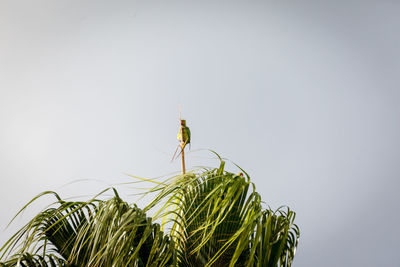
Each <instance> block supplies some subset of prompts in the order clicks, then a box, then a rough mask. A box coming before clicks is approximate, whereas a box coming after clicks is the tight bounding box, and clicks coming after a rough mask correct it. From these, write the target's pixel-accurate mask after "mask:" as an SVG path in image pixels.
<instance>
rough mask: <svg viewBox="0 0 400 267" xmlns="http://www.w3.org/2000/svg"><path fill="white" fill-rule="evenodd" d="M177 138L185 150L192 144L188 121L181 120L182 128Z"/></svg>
mask: <svg viewBox="0 0 400 267" xmlns="http://www.w3.org/2000/svg"><path fill="white" fill-rule="evenodd" d="M177 138H178V140H179V141H180V143H181V147H182V149H184V148H185V146H186V145H187V144H190V129H189V127H187V126H186V120H181V127H180V129H179V133H178V136H177Z"/></svg>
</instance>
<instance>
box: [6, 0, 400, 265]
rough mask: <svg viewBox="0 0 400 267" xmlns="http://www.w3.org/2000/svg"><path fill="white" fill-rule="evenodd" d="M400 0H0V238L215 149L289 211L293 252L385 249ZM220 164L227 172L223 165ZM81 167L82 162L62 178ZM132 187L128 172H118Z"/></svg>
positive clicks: (395, 234) (356, 257)
mask: <svg viewBox="0 0 400 267" xmlns="http://www.w3.org/2000/svg"><path fill="white" fill-rule="evenodd" d="M399 14H400V3H399V2H398V1H330V2H328V1H325V2H324V1H243V2H237V1H209V2H207V1H132V0H131V1H82V0H80V1H65V0H63V1H15V0H14V1H4V0H3V1H1V2H0V177H1V183H2V185H1V187H0V203H1V218H0V227H1V232H0V241H1V243H4V242H5V240H6V239H7V238H8V237H10V235H11V234H12V233H13V232H14V231H15V230H16V229H17V227H19V226H20V225H22V224H23V223H24V222H26V221H27V220H28V219H29V218H30V216H32V214H34V212H35V211H36V210H38V209H39V208H41V207H43V205H44V204H45V203H49V202H50V201H51V200H50V199H49V198H48V199H44V200H43V201H42V202H39V203H38V204H37V205H36V206H35V205H34V206H33V207H32V209H30V210H28V211H26V212H25V214H24V215H23V216H22V217H21V218H18V219H17V220H16V222H15V224H13V225H11V227H10V228H8V229H7V230H3V229H4V228H5V226H6V225H7V223H8V222H9V221H10V219H11V218H12V217H13V215H15V214H16V212H17V211H18V209H19V208H21V207H22V206H23V204H25V203H26V202H27V201H28V200H30V199H31V198H32V197H33V196H35V195H36V194H37V193H39V192H41V191H44V190H57V191H58V192H61V193H62V196H63V197H71V196H80V195H84V197H83V198H84V199H86V198H88V196H90V195H92V194H94V193H96V192H98V191H100V190H101V189H102V188H105V187H107V186H109V185H110V184H115V183H119V182H125V181H131V180H130V178H129V177H127V176H126V175H125V174H124V173H130V174H134V175H138V176H142V177H155V176H159V175H166V174H168V173H171V172H173V171H179V168H180V167H179V161H176V162H174V163H170V159H171V156H172V154H173V152H174V150H175V148H176V145H177V140H176V133H177V129H178V121H177V119H178V104H179V103H181V104H182V107H183V114H182V115H183V117H184V118H185V119H187V121H188V125H189V126H190V128H191V130H192V152H191V153H189V154H188V165H189V167H191V166H195V165H208V166H216V165H217V164H218V162H217V161H216V160H213V159H212V158H213V157H214V156H213V155H212V154H211V153H207V152H206V151H198V149H213V150H215V151H217V152H218V153H220V154H221V156H223V157H226V158H229V159H230V160H233V161H234V162H236V163H237V164H239V165H240V166H241V167H243V168H244V169H245V170H246V171H248V173H249V174H250V175H251V177H252V180H253V181H254V182H255V184H256V186H257V190H258V191H259V192H260V194H261V195H262V198H263V200H264V201H265V202H266V203H267V204H269V205H270V206H271V207H273V208H277V207H279V206H280V205H289V206H290V207H291V208H292V209H294V210H295V211H296V212H297V224H298V225H299V226H300V229H301V239H300V245H299V248H298V252H297V255H296V258H295V261H294V266H299V267H301V266H303V267H309V266H326V267H330V266H332V267H333V266H335V267H336V266H363V267H365V266H393V267H395V266H399V262H398V260H397V259H398V252H399V249H400V245H399V237H400V228H399V219H400V215H399V212H398V205H397V204H398V202H399V200H400V197H399V196H398V194H397V191H398V190H399V180H398V179H399V174H400V164H399V158H400V140H399V136H400V135H399V134H400V127H399V124H400V117H399V116H400V106H399V97H400V92H399V83H400V78H399V70H400V68H399V67H400V50H399V47H400V34H399V30H400V29H399V27H400V19H399ZM229 168H230V170H231V171H234V172H236V171H237V169H235V168H234V167H233V166H232V165H230V167H229ZM79 179H89V181H81V182H77V183H73V184H68V183H70V182H72V181H77V180H79ZM121 190H122V192H123V193H124V198H125V199H127V200H130V201H134V200H135V198H134V196H131V195H129V194H132V193H137V192H138V190H137V189H134V188H131V187H129V188H126V187H124V188H122V189H121Z"/></svg>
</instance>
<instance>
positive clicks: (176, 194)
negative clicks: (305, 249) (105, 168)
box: [0, 161, 299, 267]
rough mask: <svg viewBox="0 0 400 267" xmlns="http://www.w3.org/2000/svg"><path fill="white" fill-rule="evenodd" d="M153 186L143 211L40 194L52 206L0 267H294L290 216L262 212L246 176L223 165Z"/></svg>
mask: <svg viewBox="0 0 400 267" xmlns="http://www.w3.org/2000/svg"><path fill="white" fill-rule="evenodd" d="M153 182H155V181H153ZM155 183H156V184H157V185H156V186H155V187H154V188H152V189H151V190H150V192H149V193H155V194H156V196H155V198H154V200H153V201H152V202H151V203H150V204H149V205H148V206H147V207H145V208H144V209H143V210H141V209H139V208H138V207H137V206H136V205H134V204H133V205H129V204H128V203H126V202H124V201H122V200H121V198H120V197H119V196H118V194H117V192H116V191H115V190H114V193H115V196H114V197H113V198H111V199H109V200H106V201H104V200H98V199H96V198H94V199H92V200H90V201H87V202H66V201H63V200H62V199H61V198H60V197H59V196H58V195H57V194H56V193H54V192H45V193H43V194H41V195H39V196H38V197H41V196H42V195H46V194H53V195H54V196H55V197H56V198H57V201H56V202H55V203H54V205H53V206H52V207H50V208H48V209H46V210H44V211H43V212H41V213H39V214H38V215H37V216H35V217H34V218H33V219H32V220H31V221H30V222H29V223H28V224H27V225H25V226H24V227H23V228H22V229H21V230H20V231H18V232H17V233H16V234H15V235H14V236H13V237H12V238H11V239H10V240H9V241H8V242H7V243H6V244H5V245H4V246H3V247H2V248H1V252H2V258H3V259H4V258H6V260H5V261H4V263H2V264H1V263H0V266H15V265H17V264H18V263H19V264H20V266H271V267H278V266H279V267H286V266H291V264H292V261H293V257H294V255H295V251H296V247H297V244H298V239H299V229H298V227H297V226H296V225H295V224H294V218H295V213H294V212H293V211H290V210H289V208H287V209H286V210H285V209H283V208H281V209H278V210H277V211H272V210H271V209H263V207H262V203H261V197H260V195H259V194H258V193H257V192H256V191H255V186H254V184H253V183H251V182H250V179H249V177H248V175H247V174H246V176H243V175H242V174H239V175H236V174H233V173H230V172H227V171H225V170H224V162H223V161H221V165H220V167H219V168H215V169H202V170H201V171H198V172H191V173H188V174H185V175H178V176H175V177H171V178H169V179H167V180H166V181H164V182H155ZM36 198H37V197H36ZM36 198H35V199H36ZM35 199H34V200H35ZM28 205H29V203H28ZM157 207H158V209H157ZM24 208H26V207H24ZM149 211H154V212H155V214H154V216H153V218H154V220H160V221H161V220H162V225H161V226H160V225H159V224H158V223H153V221H152V219H151V218H149V217H146V212H149ZM162 228H168V230H169V231H168V233H167V234H164V233H163V231H162V230H161V229H162Z"/></svg>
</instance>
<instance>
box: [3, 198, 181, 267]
mask: <svg viewBox="0 0 400 267" xmlns="http://www.w3.org/2000/svg"><path fill="white" fill-rule="evenodd" d="M115 193H116V191H115ZM54 206H55V207H51V208H48V209H46V210H45V211H43V212H41V213H39V214H38V215H37V216H35V217H34V218H33V219H32V220H31V221H30V222H29V223H28V224H27V225H25V226H24V227H23V228H22V229H21V230H20V231H19V232H18V233H17V234H15V235H14V236H13V237H12V238H11V239H10V240H9V242H7V243H6V245H4V246H3V248H2V249H1V250H2V252H3V257H7V258H8V260H6V261H5V262H4V264H11V265H12V263H15V262H18V261H19V262H21V264H22V263H24V262H26V263H27V264H28V266H53V265H52V264H53V263H54V264H56V263H57V264H56V265H54V266H63V265H62V264H64V263H65V264H68V266H127V265H126V264H128V265H132V266H167V265H171V264H173V262H174V260H175V253H174V250H173V247H174V246H173V243H172V242H171V240H170V239H169V237H168V236H164V234H163V232H162V231H160V226H159V225H158V224H153V223H152V220H151V218H148V217H146V214H145V213H144V212H143V211H142V210H140V209H139V208H138V207H136V206H135V205H133V206H131V205H129V204H127V203H126V202H124V201H122V200H121V199H120V198H119V196H118V194H117V193H116V195H115V197H113V198H111V199H109V200H107V201H101V200H96V199H93V200H90V201H88V202H65V201H62V200H61V199H59V200H58V201H57V202H56V203H55V204H54ZM12 252H14V254H10V253H12ZM49 255H53V256H49ZM56 259H57V260H58V261H55V260H56ZM33 264H35V265H33ZM46 264H47V265H46ZM11 265H10V266H11ZM6 266H8V265H6Z"/></svg>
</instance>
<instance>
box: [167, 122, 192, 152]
mask: <svg viewBox="0 0 400 267" xmlns="http://www.w3.org/2000/svg"><path fill="white" fill-rule="evenodd" d="M190 137H191V135H190V129H189V127H188V126H187V125H186V120H182V119H180V127H179V132H178V136H177V139H178V141H179V145H178V147H177V148H176V150H175V153H174V156H173V157H172V160H174V158H175V155H176V152H177V151H178V148H179V146H180V147H181V151H180V152H179V154H178V156H176V157H179V155H180V154H181V153H182V151H183V150H184V149H185V147H186V146H187V145H188V144H189V148H190V146H191V144H190Z"/></svg>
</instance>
